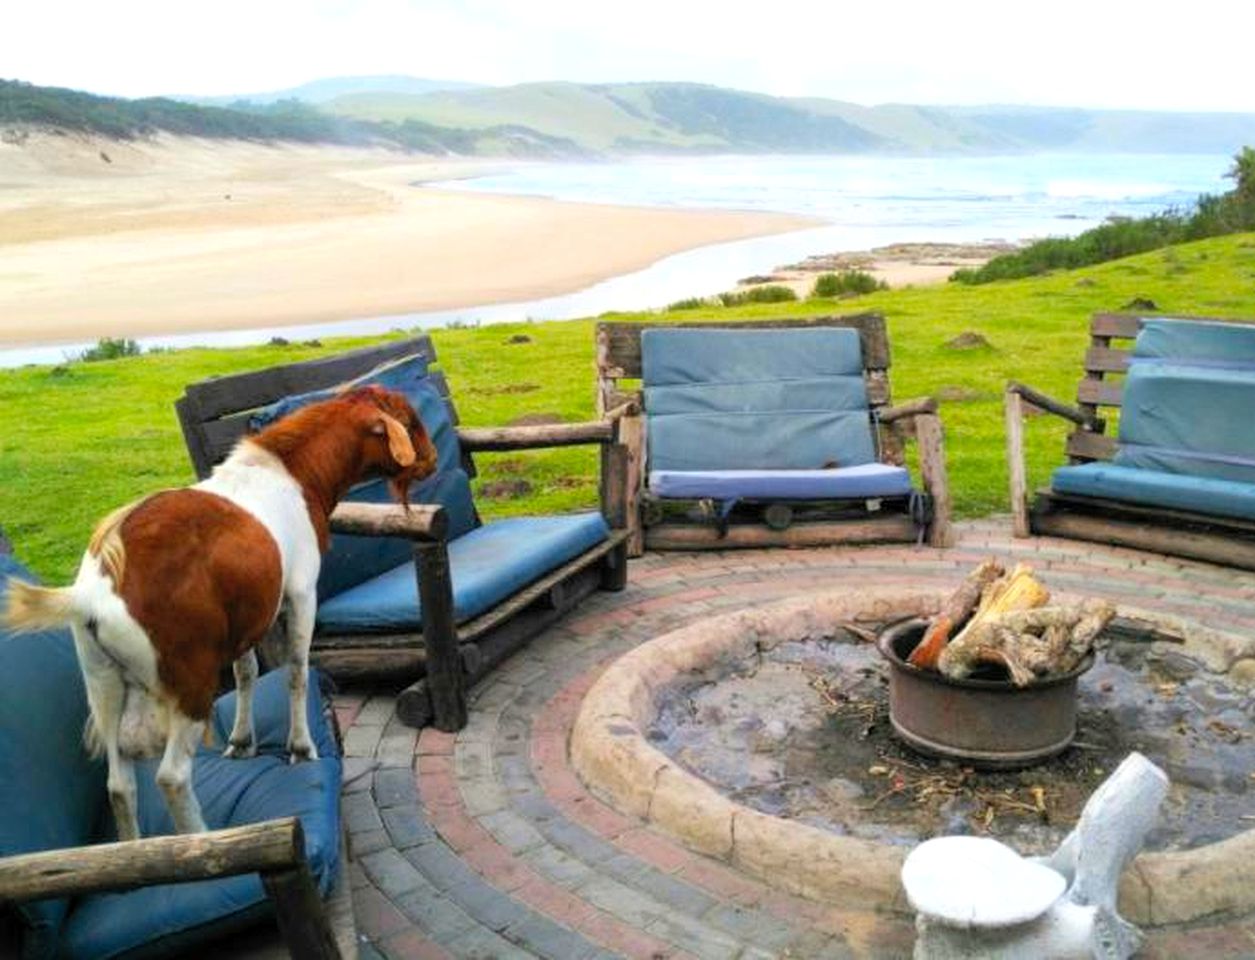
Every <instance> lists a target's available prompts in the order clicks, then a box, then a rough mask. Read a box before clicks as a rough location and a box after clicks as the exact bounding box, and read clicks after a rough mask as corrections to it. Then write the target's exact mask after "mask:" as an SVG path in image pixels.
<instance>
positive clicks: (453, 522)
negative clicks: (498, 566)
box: [249, 355, 479, 600]
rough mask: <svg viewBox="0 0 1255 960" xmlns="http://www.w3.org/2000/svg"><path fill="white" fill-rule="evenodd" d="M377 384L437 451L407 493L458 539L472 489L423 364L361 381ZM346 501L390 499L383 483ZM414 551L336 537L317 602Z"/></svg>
mask: <svg viewBox="0 0 1255 960" xmlns="http://www.w3.org/2000/svg"><path fill="white" fill-rule="evenodd" d="M367 384H378V385H380V386H383V387H387V388H388V389H389V390H396V391H398V392H400V393H402V394H404V395H405V397H406V399H407V400H409V401H410V404H411V405H412V406H413V407H414V410H415V412H416V413H417V414H418V415H419V417H420V419H422V421H423V426H425V427H426V428H427V432H428V434H429V435H430V436H431V439H432V442H433V443H434V444H435V445H436V453H437V457H438V459H437V465H436V472H435V473H434V474H432V476H430V477H428V478H427V479H426V480H424V481H423V482H422V483H420V484H416V485H415V486H414V489H413V490H411V491H410V499H411V501H413V502H414V503H439V504H441V505H442V506H443V507H444V508H445V510H447V511H448V513H449V537H450V539H452V538H454V537H459V536H461V535H462V534H463V533H466V532H467V531H468V530H473V529H475V527H477V526H478V525H479V520H478V517H477V516H476V514H475V505H474V503H473V502H472V499H471V485H470V480H469V478H468V477H467V476H466V473H465V472H464V471H463V470H462V467H461V461H462V450H461V446H460V445H459V444H458V436H457V430H456V428H455V427H454V424H453V421H452V420H451V419H450V417H449V408H448V406H447V404H446V403H445V401H444V398H443V397H441V396H440V393H439V391H438V390H437V389H436V385H435V384H434V383H432V381H431V378H430V376H428V367H427V358H426V357H424V356H421V355H420V356H414V357H409V358H407V359H405V360H402V361H400V362H398V363H395V364H392V365H390V366H387V367H385V368H383V369H381V370H380V371H379V372H378V373H377V374H375V375H374V376H371V377H369V378H367V379H364V380H362V381H361V385H362V386H365V385H367ZM335 393H336V391H335V389H328V390H316V391H313V392H310V393H303V394H298V395H295V396H290V397H284V398H283V399H282V400H277V401H275V402H274V403H272V404H270V405H269V406H268V407H263V408H262V409H260V410H258V411H257V412H256V413H254V414H253V416H252V417H251V418H250V420H249V425H250V427H252V428H253V429H254V430H260V429H262V428H263V427H266V426H268V425H269V424H271V423H273V422H274V421H276V420H278V419H279V418H280V417H283V416H286V415H287V414H289V413H292V412H293V411H295V410H299V409H300V408H301V407H304V406H307V405H308V404H311V403H317V402H319V401H320V400H327V399H330V398H331V397H333V396H334V395H335ZM345 499H346V500H353V501H361V502H365V503H391V502H392V495H391V493H390V492H389V491H388V485H387V482H386V481H384V480H370V481H367V482H365V483H361V484H358V485H357V486H356V487H354V488H353V489H352V490H350V491H349V495H348V496H347V497H346V498H345ZM411 550H412V545H411V543H410V542H409V541H408V540H404V539H401V538H397V537H352V536H345V535H343V534H335V535H334V536H333V537H332V538H331V547H330V549H329V550H328V551H327V554H326V556H324V557H323V561H322V572H321V574H320V575H319V578H318V598H319V599H320V600H324V599H327V598H328V597H334V596H335V595H336V594H338V593H342V592H344V591H345V590H347V589H349V588H350V587H355V586H357V585H358V584H359V583H364V582H365V581H367V580H369V579H371V578H372V577H375V576H378V575H379V574H381V573H383V572H384V571H385V570H391V569H392V568H393V567H395V566H397V565H398V564H401V563H405V562H406V561H407V560H409V559H410V557H411V555H412V553H411Z"/></svg>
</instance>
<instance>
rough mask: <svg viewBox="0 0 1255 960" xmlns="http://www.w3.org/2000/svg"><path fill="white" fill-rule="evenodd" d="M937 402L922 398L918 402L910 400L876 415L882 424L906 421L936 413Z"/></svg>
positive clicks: (933, 399)
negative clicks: (925, 414)
mask: <svg viewBox="0 0 1255 960" xmlns="http://www.w3.org/2000/svg"><path fill="white" fill-rule="evenodd" d="M936 412H937V401H936V399H935V398H933V397H920V398H919V399H918V400H908V401H906V402H905V403H899V404H895V405H894V406H892V407H886V408H884V409H883V410H880V411H878V412H877V413H876V417H877V419H878V420H880V422H881V423H893V421H895V420H906V419H909V418H911V417H918V416H919V415H920V414H923V413H936Z"/></svg>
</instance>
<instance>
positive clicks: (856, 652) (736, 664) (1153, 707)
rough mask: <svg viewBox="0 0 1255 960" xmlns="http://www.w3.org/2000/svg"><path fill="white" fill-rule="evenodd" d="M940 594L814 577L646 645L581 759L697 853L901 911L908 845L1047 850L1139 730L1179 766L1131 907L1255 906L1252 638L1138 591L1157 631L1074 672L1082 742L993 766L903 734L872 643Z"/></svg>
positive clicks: (1176, 915)
mask: <svg viewBox="0 0 1255 960" xmlns="http://www.w3.org/2000/svg"><path fill="white" fill-rule="evenodd" d="M947 597H948V593H947V592H945V591H927V590H877V589H875V588H868V589H865V590H860V591H858V592H857V593H856V594H851V593H849V592H844V593H836V592H834V593H819V594H813V595H809V596H806V597H802V598H797V599H796V600H793V601H789V602H784V603H777V604H774V605H771V606H766V607H762V608H756V609H746V610H742V611H740V612H737V613H732V614H726V615H723V616H719V617H713V618H707V619H704V620H702V621H700V622H697V623H694V624H692V625H690V626H688V627H685V628H683V629H679V630H676V631H673V632H671V633H668V634H665V635H663V636H660V637H658V638H656V639H654V640H652V641H650V642H648V643H645V644H642V645H641V646H639V647H636V648H635V649H633V650H632V651H630V652H629V653H627V654H626V655H624V656H623V657H621V658H620V659H619V660H618V661H616V662H615V663H614V664H612V665H611V666H610V667H609V668H608V669H607V670H606V672H605V673H604V674H603V675H602V677H601V678H600V679H599V681H598V682H597V684H596V685H595V686H594V687H593V688H592V689H591V690H590V691H589V693H588V694H587V696H586V697H585V699H584V702H583V704H582V706H581V710H580V714H579V717H578V719H577V721H576V724H575V727H574V729H573V731H572V737H571V756H572V762H573V765H574V767H575V769H576V771H577V772H578V774H579V775H580V776H581V778H582V779H583V780H584V781H585V782H586V783H587V784H588V786H589V787H590V789H591V790H592V791H593V792H594V793H596V794H597V795H599V796H601V797H602V798H603V799H604V800H606V801H607V802H608V803H610V804H612V805H613V806H614V807H616V808H617V809H619V810H620V811H622V812H623V813H625V814H627V815H630V816H633V817H638V818H641V819H643V820H646V821H648V822H650V823H651V824H653V826H654V827H655V828H656V829H658V830H661V831H662V832H664V833H668V834H670V835H671V836H673V837H675V838H676V839H677V840H679V841H680V842H681V843H683V844H685V845H686V846H688V847H689V848H691V849H692V850H694V851H697V852H700V853H703V854H707V855H710V856H714V857H718V858H721V859H724V860H726V861H728V862H730V863H731V864H733V865H734V866H736V867H737V868H738V869H741V870H744V871H745V872H747V873H748V874H751V875H754V876H757V877H758V878H760V879H762V880H763V881H765V882H767V883H769V884H772V885H774V886H776V887H778V888H780V889H783V890H786V891H789V892H791V893H796V894H801V895H803V896H808V897H812V898H815V899H818V900H822V901H824V902H827V903H840V904H843V905H847V906H849V907H851V908H856V907H872V908H877V909H884V910H890V911H901V910H904V909H905V907H906V904H905V900H904V897H903V893H902V889H901V885H900V882H899V874H900V869H901V866H902V862H903V859H904V857H905V854H906V852H907V850H909V849H910V848H911V847H912V846H913V845H914V844H916V843H918V842H919V841H920V840H922V839H926V838H928V837H931V836H939V835H946V834H951V833H974V834H977V835H989V836H994V837H997V838H1000V839H1003V840H1005V841H1007V842H1008V843H1011V844H1012V845H1013V846H1015V848H1016V849H1018V850H1020V851H1022V852H1024V853H1026V854H1028V853H1042V852H1046V851H1048V850H1051V849H1054V847H1055V846H1056V845H1057V844H1058V843H1059V841H1060V840H1061V839H1062V837H1063V835H1064V834H1065V833H1066V832H1067V831H1068V830H1069V829H1070V828H1071V826H1072V825H1073V823H1074V822H1075V819H1076V817H1077V816H1078V815H1079V812H1080V809H1081V807H1082V806H1083V804H1084V801H1085V799H1086V798H1087V797H1088V796H1089V794H1090V793H1091V792H1092V791H1093V789H1094V788H1095V787H1096V786H1097V785H1098V784H1099V783H1101V781H1102V780H1103V778H1104V777H1105V776H1106V775H1107V774H1109V773H1110V772H1111V770H1112V769H1114V767H1115V765H1116V764H1117V763H1118V762H1119V761H1120V760H1121V759H1123V757H1124V756H1125V755H1127V753H1128V752H1129V751H1130V750H1133V749H1137V750H1141V751H1142V752H1143V753H1145V754H1146V755H1147V756H1149V757H1150V758H1151V759H1152V760H1153V761H1154V762H1155V763H1157V764H1159V765H1160V766H1162V767H1163V768H1164V769H1165V771H1166V772H1167V773H1168V775H1169V777H1170V779H1171V780H1172V788H1171V791H1172V792H1171V793H1170V795H1169V799H1168V801H1167V802H1166V804H1165V808H1164V812H1163V816H1162V818H1161V826H1160V827H1159V828H1158V829H1157V830H1156V832H1155V834H1154V835H1152V837H1151V838H1150V841H1149V846H1150V852H1148V853H1145V854H1143V855H1141V856H1140V857H1139V858H1138V860H1137V861H1136V867H1135V869H1134V870H1131V871H1130V872H1129V873H1127V874H1126V875H1125V878H1124V884H1123V887H1122V898H1121V912H1122V914H1123V915H1124V916H1126V917H1128V918H1129V919H1131V920H1132V921H1133V922H1136V923H1141V924H1151V925H1159V924H1168V923H1188V922H1191V921H1194V920H1198V919H1201V918H1203V917H1216V916H1221V915H1228V914H1239V913H1244V912H1246V911H1250V910H1252V909H1255V831H1252V830H1249V829H1248V827H1249V823H1248V819H1249V815H1250V800H1249V797H1250V794H1249V793H1248V790H1249V789H1251V779H1250V777H1249V773H1250V771H1251V770H1252V769H1255V738H1253V737H1250V736H1249V735H1248V733H1247V730H1248V729H1249V723H1248V721H1247V719H1246V718H1247V717H1248V716H1249V714H1250V713H1251V711H1252V710H1255V697H1252V694H1251V690H1250V687H1249V680H1245V679H1243V677H1242V676H1240V675H1239V674H1238V673H1237V672H1236V671H1235V673H1234V675H1233V676H1232V677H1231V676H1229V674H1228V672H1227V671H1228V670H1229V667H1230V665H1232V664H1234V663H1235V662H1237V661H1238V660H1240V659H1242V658H1251V657H1252V656H1255V640H1253V639H1252V638H1250V637H1245V636H1240V635H1237V634H1228V633H1220V632H1218V631H1214V630H1210V629H1207V628H1205V627H1203V626H1201V625H1199V624H1196V623H1192V622H1186V621H1178V620H1175V619H1174V618H1170V617H1165V616H1156V615H1155V614H1153V613H1149V612H1144V611H1136V610H1131V609H1123V610H1121V614H1122V615H1123V616H1125V617H1126V618H1127V620H1128V621H1129V622H1137V623H1139V624H1142V625H1144V626H1143V627H1139V629H1140V630H1142V633H1140V634H1139V635H1138V636H1128V635H1124V634H1119V633H1117V636H1116V638H1115V639H1114V641H1113V642H1112V643H1111V644H1110V645H1109V646H1108V648H1107V649H1106V650H1105V651H1104V652H1103V653H1102V654H1100V655H1098V656H1097V657H1096V658H1095V661H1094V664H1093V666H1092V668H1090V669H1089V670H1088V671H1087V672H1086V671H1084V670H1083V665H1082V667H1078V669H1077V675H1075V676H1072V677H1071V678H1065V679H1064V681H1063V683H1062V684H1061V686H1066V684H1067V683H1072V684H1074V685H1075V687H1076V690H1077V699H1076V701H1075V703H1076V704H1077V710H1076V714H1075V717H1076V722H1077V729H1078V731H1079V732H1078V735H1077V737H1076V739H1075V741H1073V745H1072V746H1070V747H1068V748H1067V749H1064V750H1063V751H1062V752H1061V753H1058V754H1056V755H1055V756H1054V757H1051V758H1048V759H1046V760H1044V761H1042V762H1041V763H1039V764H1038V765H1037V766H1034V767H1033V768H1032V769H1031V770H1019V771H1007V770H992V771H987V772H982V771H980V770H973V769H971V767H972V765H971V763H970V762H969V761H966V760H965V761H961V762H956V761H954V760H949V759H943V760H938V759H930V758H928V757H922V756H919V755H917V754H915V753H914V752H913V751H912V750H909V749H908V748H907V747H905V746H904V745H902V744H901V743H899V742H898V739H897V737H896V736H895V735H894V734H893V733H892V728H891V725H890V722H889V718H888V683H889V678H888V676H887V675H888V673H889V671H890V667H889V665H888V664H889V662H891V661H888V662H887V661H886V660H885V659H884V658H883V657H882V656H881V655H880V653H879V652H878V651H877V649H876V645H875V644H874V643H873V642H869V641H870V640H872V639H873V638H874V637H875V636H876V634H877V632H878V631H879V630H881V629H882V628H883V627H884V626H885V625H886V624H889V623H896V622H900V621H903V620H905V619H907V618H932V617H935V616H937V614H938V613H939V612H940V611H941V610H942V608H943V606H944V604H945V602H946V600H947ZM1058 602H1059V603H1060V604H1061V605H1063V604H1067V603H1077V604H1079V603H1080V602H1081V601H1080V600H1079V598H1072V597H1061V598H1058ZM917 629H918V628H917ZM908 632H909V631H907V628H905V627H903V628H902V635H903V636H905V635H906V633H908ZM906 642H907V641H906V640H903V641H902V643H903V644H904V645H905V644H906ZM890 647H891V650H892V649H893V645H892V644H890ZM902 649H904V647H903V648H902ZM898 656H899V658H900V656H901V653H900V651H899V653H898ZM980 682H981V681H979V680H976V679H969V680H967V681H965V683H980ZM1019 695H1020V696H1023V695H1024V691H1023V690H1021V691H1020V693H1019ZM1069 733H1070V731H1069ZM1064 736H1065V735H1064V734H1057V735H1054V736H1053V737H1051V738H1043V745H1044V744H1045V743H1046V741H1048V743H1049V745H1050V746H1051V747H1053V746H1054V745H1055V744H1057V743H1058V741H1059V740H1060V739H1063V738H1064ZM929 739H930V740H931V739H933V738H931V737H930V738H929ZM1039 746H1040V745H1039Z"/></svg>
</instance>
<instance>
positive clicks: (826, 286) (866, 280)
mask: <svg viewBox="0 0 1255 960" xmlns="http://www.w3.org/2000/svg"><path fill="white" fill-rule="evenodd" d="M888 289H889V284H887V283H885V282H884V281H883V280H877V279H876V278H875V277H873V276H872V275H871V274H870V273H868V272H867V271H866V270H842V271H841V272H840V273H821V274H820V275H819V276H818V277H816V278H815V286H814V287H813V288H812V289H811V299H812V300H819V299H824V300H828V299H831V298H833V297H839V296H841V295H843V294H847V293H853V294H860V293H875V292H876V291H877V290H888Z"/></svg>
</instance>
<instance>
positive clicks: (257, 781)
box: [61, 668, 341, 960]
mask: <svg viewBox="0 0 1255 960" xmlns="http://www.w3.org/2000/svg"><path fill="white" fill-rule="evenodd" d="M288 703H289V699H288V672H287V669H286V668H285V669H282V670H275V671H272V672H270V673H268V674H266V675H265V676H263V677H261V678H260V680H259V681H258V683H257V686H256V688H255V695H254V701H253V709H254V725H255V728H256V733H257V740H258V755H257V756H255V757H251V758H249V759H241V760H229V759H226V758H224V757H223V756H222V754H221V750H222V745H223V744H224V743H225V742H226V737H227V735H228V733H229V731H230V729H231V723H232V721H233V719H234V716H235V694H234V693H231V694H227V695H226V696H223V697H220V698H219V700H218V702H217V703H216V704H215V705H214V712H213V718H212V723H211V726H212V729H213V732H214V740H215V745H214V746H213V747H202V748H201V749H200V750H199V751H198V752H197V755H196V762H195V765H194V768H193V784H194V789H195V791H196V796H197V798H198V799H199V800H200V803H201V809H202V811H203V813H204V816H205V821H206V823H207V824H208V826H209V828H210V829H211V830H212V829H218V828H221V827H235V826H241V825H243V824H247V823H256V822H259V821H262V820H270V819H273V818H276V817H287V816H298V817H300V819H301V826H302V827H303V828H304V833H305V854H306V857H307V858H308V860H309V864H310V869H311V870H312V872H313V874H314V877H315V879H316V880H317V882H318V885H319V889H320V890H321V891H322V893H323V894H324V895H326V894H327V893H328V892H329V891H330V889H331V886H332V884H333V883H334V882H335V876H336V871H337V869H338V867H339V857H340V815H339V803H340V800H339V796H340V783H341V761H340V756H339V749H338V747H337V745H336V740H335V735H334V732H333V730H332V727H331V721H330V720H329V719H328V717H327V714H326V711H325V709H324V706H325V701H324V698H323V696H322V695H321V693H320V691H319V674H318V672H317V671H311V672H310V695H309V701H308V714H307V716H308V719H309V725H310V734H311V735H312V737H313V739H314V745H315V746H316V747H317V748H318V755H319V758H318V759H317V760H314V761H309V762H306V763H299V764H289V763H288V757H287V752H286V743H287V737H288V729H289V723H288ZM155 773H156V761H144V762H143V763H141V764H139V765H138V770H137V779H138V785H139V818H140V831H141V833H142V834H143V835H144V836H155V835H161V834H169V833H173V832H174V827H173V823H172V822H171V820H170V815H169V812H168V811H167V809H166V806H165V802H164V801H163V799H162V797H161V793H160V790H159V789H158V788H157V786H156V783H155V780H154V776H155ZM101 792H102V793H103V786H102V787H101ZM112 836H113V834H112V826H111V825H110V833H109V834H107V835H106V836H105V838H104V839H112ZM270 909H271V908H270V906H269V904H268V901H267V898H266V894H265V890H264V889H263V887H262V884H261V880H260V878H259V877H258V876H257V874H247V875H243V876H237V877H224V878H222V879H219V880H205V881H198V882H195V883H185V884H164V885H159V886H151V887H142V888H140V889H137V890H131V891H127V892H124V893H101V894H94V895H92V896H89V897H84V898H82V899H81V900H79V901H77V902H76V903H75V905H74V909H73V911H72V912H71V913H70V916H69V918H68V920H67V921H66V923H65V926H64V928H63V930H62V944H61V955H62V956H63V957H69V958H82V960H87V958H97V960H105V958H111V957H120V956H128V957H135V956H166V955H170V954H172V953H176V952H183V951H187V950H188V949H189V948H190V947H192V946H194V945H195V944H197V943H201V942H203V941H205V940H208V939H215V938H218V937H220V936H222V935H224V934H227V933H229V932H231V931H233V930H236V929H239V928H240V927H241V926H245V925H247V924H248V923H250V922H252V921H254V920H255V919H257V918H259V917H262V916H265V915H267V914H268V913H269V912H270ZM199 955H204V954H203V953H202V954H199Z"/></svg>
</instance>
